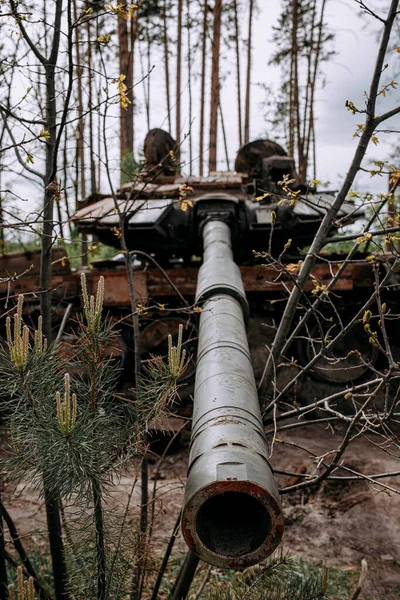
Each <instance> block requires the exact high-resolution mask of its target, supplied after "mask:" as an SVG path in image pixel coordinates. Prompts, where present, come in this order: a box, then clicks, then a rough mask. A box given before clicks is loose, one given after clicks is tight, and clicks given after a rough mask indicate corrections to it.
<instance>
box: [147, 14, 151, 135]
mask: <svg viewBox="0 0 400 600" xmlns="http://www.w3.org/2000/svg"><path fill="white" fill-rule="evenodd" d="M150 26H151V25H150V20H149V19H148V20H147V27H146V56H147V79H146V82H147V127H148V129H149V131H150V129H151V127H150V119H151V110H150V107H151V85H150V81H151V38H150Z"/></svg>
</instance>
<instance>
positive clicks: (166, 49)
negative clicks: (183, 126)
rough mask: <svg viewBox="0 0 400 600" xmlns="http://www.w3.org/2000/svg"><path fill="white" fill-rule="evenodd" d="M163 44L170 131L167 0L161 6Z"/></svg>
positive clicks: (169, 129) (169, 127)
mask: <svg viewBox="0 0 400 600" xmlns="http://www.w3.org/2000/svg"><path fill="white" fill-rule="evenodd" d="M163 27H164V31H163V44H164V69H165V93H166V97H167V117H168V131H169V133H171V130H172V128H171V93H170V84H169V48H168V21H167V0H164V8H163Z"/></svg>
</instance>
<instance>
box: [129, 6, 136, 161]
mask: <svg viewBox="0 0 400 600" xmlns="http://www.w3.org/2000/svg"><path fill="white" fill-rule="evenodd" d="M137 32H138V17H137V12H135V13H134V15H133V17H132V20H131V28H130V34H131V40H130V41H131V59H130V61H129V71H130V78H131V82H132V83H131V87H132V91H131V96H129V98H130V99H131V102H132V106H131V107H130V109H131V113H130V115H131V116H130V119H131V121H132V123H131V125H130V126H131V127H132V152H134V151H135V91H134V88H133V86H134V82H135V46H136V38H137Z"/></svg>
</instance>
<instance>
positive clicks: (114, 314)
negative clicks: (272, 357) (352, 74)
mask: <svg viewBox="0 0 400 600" xmlns="http://www.w3.org/2000/svg"><path fill="white" fill-rule="evenodd" d="M144 154H145V159H146V161H145V165H144V169H143V170H142V171H141V172H139V173H138V174H137V177H136V179H135V180H134V181H132V182H130V183H128V184H124V185H122V186H121V188H120V189H119V190H118V193H117V195H116V197H115V198H113V197H111V196H104V195H97V196H96V197H91V198H89V199H87V200H86V201H84V202H82V205H81V208H80V209H79V210H78V211H77V212H76V213H75V215H73V217H72V220H73V223H74V224H75V225H76V227H77V228H78V229H80V230H81V231H84V232H86V233H88V234H90V235H92V236H94V239H98V240H99V241H101V242H103V243H104V244H107V245H109V246H112V247H114V248H115V254H116V255H115V256H114V257H113V258H112V259H101V260H93V261H92V262H91V265H90V267H89V268H87V267H82V268H83V269H85V270H86V276H87V282H88V290H89V293H91V292H92V291H94V290H95V289H96V285H97V282H98V280H99V277H100V275H103V276H104V278H105V280H106V297H105V307H106V309H107V310H108V312H109V315H110V317H111V318H113V319H115V321H116V322H118V323H119V328H120V329H121V336H120V352H121V366H122V371H123V373H124V375H123V379H124V380H126V382H127V384H129V385H132V381H131V369H130V368H129V365H130V364H131V361H132V355H133V348H132V346H133V341H132V334H131V330H130V328H129V326H127V325H126V324H125V323H126V321H125V320H124V317H125V316H127V315H129V313H130V298H129V289H128V284H127V277H126V271H125V262H124V257H123V255H122V254H121V253H119V254H118V249H119V248H120V243H121V236H120V233H121V232H120V231H119V228H120V226H121V222H120V218H119V215H118V211H121V212H122V213H123V215H124V219H123V221H122V226H123V227H124V229H125V237H126V241H127V245H128V247H129V249H130V250H131V251H133V256H132V268H133V270H134V278H135V288H136V294H137V297H138V302H139V305H140V307H141V308H140V310H141V314H140V326H141V339H140V343H141V351H142V360H144V361H145V360H147V358H148V357H149V356H150V355H151V354H161V355H163V354H166V352H167V338H168V334H169V333H171V334H172V335H173V336H174V335H175V334H176V335H177V333H178V330H179V325H184V328H185V336H186V339H185V344H186V348H187V350H188V353H189V354H191V355H192V356H193V359H192V362H191V365H190V367H189V368H188V369H187V371H186V375H185V381H184V384H185V386H184V388H183V390H182V394H181V396H182V405H181V407H180V410H181V411H182V412H184V413H185V414H186V415H189V414H191V411H192V404H191V401H190V397H191V395H192V394H193V389H194V388H193V386H194V373H195V367H196V353H197V338H198V327H199V325H198V314H197V313H196V312H194V313H192V314H190V315H189V316H188V315H187V314H183V315H182V314H181V313H180V312H179V311H178V310H177V309H179V308H181V307H182V305H183V302H182V298H181V297H180V296H179V294H178V293H177V292H176V290H177V289H178V290H179V292H180V294H181V295H182V296H183V297H184V298H185V299H186V302H187V303H188V304H189V305H192V306H193V305H194V304H195V301H196V287H197V282H198V276H199V269H200V266H201V264H202V261H203V227H204V223H205V222H207V221H208V220H210V219H211V220H215V218H216V217H218V216H221V218H222V220H223V222H225V223H226V224H227V225H228V226H229V231H230V243H231V247H232V253H233V259H234V261H235V263H236V265H238V267H239V270H240V274H241V277H242V281H243V286H244V290H245V292H246V296H247V302H248V305H249V318H248V321H247V332H248V342H249V349H250V354H251V358H252V365H253V369H254V373H255V377H256V380H258V379H259V378H260V377H261V375H262V371H263V367H264V365H265V361H266V359H267V356H268V350H267V346H268V345H270V344H271V342H272V339H273V335H274V327H275V326H276V324H277V323H278V322H279V319H280V317H281V313H282V309H283V307H284V302H282V300H284V299H285V298H286V297H287V292H288V291H289V290H290V289H291V286H293V285H294V284H295V278H296V272H297V271H296V269H297V270H298V268H299V264H300V262H301V260H302V259H303V256H304V252H305V248H306V247H307V245H309V244H310V242H311V240H312V239H313V236H314V235H315V233H316V231H317V230H318V227H319V224H320V222H321V219H322V216H323V214H324V212H325V210H326V208H327V207H329V206H330V205H331V203H332V202H333V200H334V197H335V194H334V193H331V192H321V191H319V190H316V189H312V188H310V189H307V188H305V187H304V186H302V185H301V184H299V181H298V176H297V173H296V169H295V164H294V160H293V158H292V157H290V156H288V155H287V153H286V152H285V150H284V149H283V148H282V146H280V145H279V144H277V143H276V142H274V141H271V140H255V141H253V142H250V143H249V144H246V145H245V146H243V148H241V149H240V150H239V152H238V155H237V158H236V162H235V171H234V172H224V173H219V172H215V173H210V174H209V175H208V176H206V177H194V176H183V175H182V174H181V173H180V172H179V149H178V148H177V145H176V143H175V141H174V140H173V138H172V137H171V136H170V135H169V134H168V133H167V132H164V131H163V130H160V129H153V130H151V131H150V132H149V133H148V135H147V136H146V140H145V144H144ZM284 180H286V182H287V183H286V186H287V189H289V190H290V192H291V194H292V199H291V201H287V200H285V201H282V200H283V198H282V184H280V183H279V182H282V181H284ZM361 214H362V213H361V212H360V210H358V211H356V210H355V206H354V204H352V203H351V202H346V203H345V205H344V207H343V208H342V210H341V213H340V214H339V217H338V218H341V219H343V218H344V219H346V220H347V222H350V221H351V219H355V218H357V217H359V216H361ZM331 233H332V234H335V228H332V231H331ZM135 250H136V255H135V252H134V251H135ZM283 250H284V252H283ZM265 252H268V253H270V254H269V256H270V255H272V256H274V257H277V256H279V257H280V264H281V265H287V266H288V268H287V269H286V270H285V269H284V268H282V266H281V267H279V268H278V267H277V265H273V264H271V263H270V262H269V259H268V257H267V258H266V257H265V255H264V253H265ZM326 256H327V258H329V260H336V261H337V262H340V261H341V260H342V259H343V256H341V255H332V254H329V253H328V254H327V255H326ZM154 261H156V263H154ZM39 263H40V253H39V251H37V252H33V253H32V252H27V253H18V254H15V255H4V256H3V257H0V271H1V272H4V273H6V272H9V273H24V276H23V277H17V278H16V279H15V280H14V281H13V282H11V284H10V287H9V286H8V284H7V283H3V284H1V282H0V294H1V295H3V296H4V297H8V296H12V295H15V294H19V293H23V294H26V303H25V306H26V310H27V311H28V312H29V315H30V316H31V318H32V321H33V322H34V321H35V319H36V318H37V315H38V312H39V300H38V297H37V296H35V295H34V294H32V290H39V287H40V286H39ZM268 263H269V264H268ZM53 264H54V267H53V269H54V270H53V281H52V290H53V311H54V312H53V315H54V330H55V332H56V331H57V329H58V327H59V325H60V323H61V321H62V318H63V315H64V314H65V311H66V309H67V308H69V311H70V315H71V316H72V317H74V314H75V313H78V312H80V310H81V299H80V287H79V277H80V270H77V271H76V270H75V271H74V270H72V269H71V268H70V265H69V262H68V257H67V255H66V252H65V249H64V248H54V251H53ZM157 265H158V266H157ZM385 265H386V261H385V260H382V269H384V268H386V266H385ZM159 267H160V268H159ZM223 274H224V273H223V272H221V276H222V275H223ZM330 280H331V267H330V265H329V264H328V262H326V261H324V260H323V258H322V259H321V260H318V261H317V263H316V265H315V267H314V269H313V272H312V276H311V277H310V279H309V281H308V282H307V284H306V287H305V292H306V294H307V293H309V294H312V290H313V289H314V288H315V282H317V283H318V285H320V286H323V285H327V284H328V283H329V282H330ZM373 282H374V275H373V272H372V268H371V264H369V263H368V262H367V261H365V256H363V255H361V254H358V255H357V256H355V257H354V260H353V261H352V262H351V263H349V264H348V265H347V266H346V269H345V271H344V272H343V274H342V276H341V277H340V279H339V280H338V281H337V282H336V284H335V287H334V289H333V293H334V294H335V306H336V310H337V313H338V314H339V315H340V317H341V319H342V320H343V321H344V322H346V320H347V319H348V318H350V317H351V315H352V314H354V313H355V312H356V311H357V309H358V308H359V307H360V306H362V304H363V302H364V299H365V298H366V297H367V296H368V294H369V292H370V289H371V286H373ZM171 283H172V284H173V285H171ZM399 283H400V277H399V275H398V273H397V271H396V272H393V274H392V275H391V280H390V286H389V287H390V293H389V291H388V292H385V294H387V298H385V301H386V302H387V304H388V306H389V307H390V305H391V304H393V306H394V307H395V305H396V303H397V295H396V290H397V289H398V288H397V287H396V286H398V284H399ZM69 305H71V306H69ZM394 310H395V311H397V307H396V308H394ZM327 323H329V321H328V320H327ZM310 327H311V328H312V327H313V324H312V321H310ZM329 327H331V326H330V325H329ZM71 333H73V332H71ZM310 333H311V334H312V335H313V333H314V332H313V331H310ZM65 335H66V336H68V335H70V332H69V330H68V327H67V329H66V331H65ZM306 337H310V336H309V335H306V336H300V337H299V340H298V343H297V346H296V347H293V362H294V364H295V363H296V361H297V362H298V363H299V364H307V362H308V361H309V359H310V358H311V357H312V355H313V352H314V350H315V348H313V347H311V346H310V345H309V344H308V343H307V341H306V340H305V338H306ZM354 345H356V349H357V350H358V351H359V352H360V354H361V355H362V356H363V357H364V358H365V359H367V360H364V361H362V360H359V359H358V358H357V355H356V354H353V355H352V356H351V357H348V358H347V354H348V350H349V349H350V346H351V349H354ZM342 346H343V348H341V350H340V355H341V356H342V360H341V361H340V362H339V363H338V365H337V366H336V367H335V366H332V365H331V364H329V363H326V364H324V361H321V362H320V363H319V364H318V365H316V366H315V367H314V368H313V369H312V370H311V371H310V373H309V375H307V378H306V384H305V385H304V386H303V388H301V389H300V388H299V389H298V390H297V394H298V395H297V401H298V402H301V401H302V396H304V397H305V399H307V398H308V397H309V395H310V394H312V396H313V397H317V398H318V397H319V396H320V395H321V394H323V393H324V392H326V389H325V390H324V387H323V386H324V385H325V386H327V387H328V388H329V387H332V386H335V385H336V384H338V383H340V384H341V385H343V383H352V382H354V381H356V380H358V379H360V378H362V377H364V376H365V374H366V371H367V370H368V366H366V364H367V363H368V361H370V362H372V363H374V360H375V358H376V356H375V355H376V352H375V350H374V348H373V346H371V344H369V343H368V340H367V339H366V337H365V335H364V332H363V330H362V328H361V330H360V332H359V335H357V332H353V333H352V339H351V340H346V338H345V339H344V340H343V341H342ZM357 361H358V362H357ZM356 363H357V364H356ZM125 367H126V368H125ZM328 367H329V368H328ZM294 368H295V367H293V369H294ZM292 371H293V370H292ZM292 371H290V369H288V370H287V373H288V374H287V377H288V378H290V377H291V374H293V372H292ZM282 387H284V382H283V383H282ZM186 399H187V403H186ZM185 407H186V408H185ZM185 411H186V412H185Z"/></svg>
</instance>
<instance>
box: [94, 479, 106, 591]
mask: <svg viewBox="0 0 400 600" xmlns="http://www.w3.org/2000/svg"><path fill="white" fill-rule="evenodd" d="M92 493H93V519H94V524H95V530H96V558H97V600H105V598H106V557H105V545H104V521H103V509H102V505H101V491H100V487H99V485H98V482H96V481H92Z"/></svg>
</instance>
